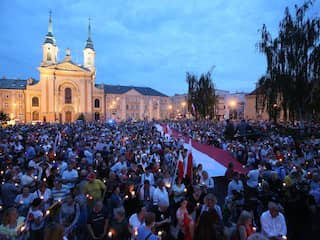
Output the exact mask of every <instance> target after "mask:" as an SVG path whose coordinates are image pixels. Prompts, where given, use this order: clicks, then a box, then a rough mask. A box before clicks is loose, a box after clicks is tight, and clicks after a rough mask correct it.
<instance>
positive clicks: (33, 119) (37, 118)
mask: <svg viewBox="0 0 320 240" xmlns="http://www.w3.org/2000/svg"><path fill="white" fill-rule="evenodd" d="M32 121H39V112H33V113H32Z"/></svg>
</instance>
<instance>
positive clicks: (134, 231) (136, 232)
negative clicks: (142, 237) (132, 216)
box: [133, 228, 138, 237]
mask: <svg viewBox="0 0 320 240" xmlns="http://www.w3.org/2000/svg"><path fill="white" fill-rule="evenodd" d="M133 235H134V236H135V237H137V236H138V228H134V230H133Z"/></svg>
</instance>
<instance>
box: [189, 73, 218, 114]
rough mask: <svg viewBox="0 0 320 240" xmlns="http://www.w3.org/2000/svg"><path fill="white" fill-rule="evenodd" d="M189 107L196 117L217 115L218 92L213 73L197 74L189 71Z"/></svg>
mask: <svg viewBox="0 0 320 240" xmlns="http://www.w3.org/2000/svg"><path fill="white" fill-rule="evenodd" d="M186 81H187V83H188V108H189V112H190V113H191V114H192V115H193V116H194V117H195V118H196V119H199V118H200V119H205V118H209V119H213V118H214V116H215V109H216V108H215V107H216V94H215V88H214V84H213V81H212V78H211V73H210V72H208V73H206V74H201V75H200V77H199V78H198V77H197V76H196V75H194V74H191V73H187V76H186Z"/></svg>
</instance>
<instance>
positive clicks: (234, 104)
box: [229, 100, 237, 118]
mask: <svg viewBox="0 0 320 240" xmlns="http://www.w3.org/2000/svg"><path fill="white" fill-rule="evenodd" d="M236 106H237V102H236V100H231V101H230V102H229V107H230V110H231V114H230V112H229V118H230V115H231V117H232V118H236V116H235V115H236V114H235V111H236ZM230 110H229V111H230Z"/></svg>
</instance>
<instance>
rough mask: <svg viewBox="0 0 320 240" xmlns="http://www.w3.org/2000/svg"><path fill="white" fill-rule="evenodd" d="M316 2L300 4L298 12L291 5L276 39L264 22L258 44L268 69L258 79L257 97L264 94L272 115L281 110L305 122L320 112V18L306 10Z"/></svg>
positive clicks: (289, 116) (287, 117)
mask: <svg viewBox="0 0 320 240" xmlns="http://www.w3.org/2000/svg"><path fill="white" fill-rule="evenodd" d="M313 2H314V1H307V2H305V3H304V4H303V5H302V6H300V7H298V6H297V5H296V6H295V15H294V16H292V15H291V13H290V11H289V8H288V7H287V8H286V9H285V14H284V18H283V19H282V21H281V22H280V24H279V33H278V36H277V37H276V38H274V39H272V37H271V34H270V33H269V32H268V30H267V27H266V26H265V25H263V26H262V29H261V40H260V42H259V43H258V47H259V50H260V51H261V52H262V53H263V54H265V56H266V60H267V70H266V74H265V76H263V77H262V78H261V79H260V80H259V82H258V88H259V89H260V91H259V95H260V96H258V95H257V97H259V98H261V96H262V97H263V100H264V104H265V106H266V108H267V110H268V112H269V115H270V117H271V118H272V117H273V116H274V115H275V114H277V113H278V112H279V111H280V110H282V111H283V113H284V118H285V119H290V120H297V119H299V120H300V121H301V122H303V121H302V120H309V121H310V120H311V117H314V116H315V115H316V114H319V110H320V109H319V103H320V101H319V100H320V97H319V90H320V61H319V59H320V45H319V43H320V38H319V36H320V19H319V18H318V17H313V18H312V17H311V16H308V15H307V14H306V13H307V11H308V9H310V8H311V7H312V5H313Z"/></svg>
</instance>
